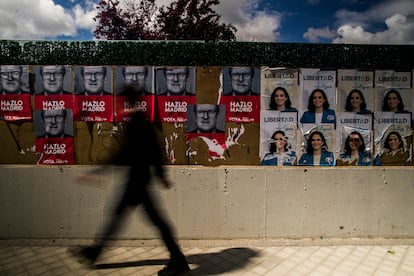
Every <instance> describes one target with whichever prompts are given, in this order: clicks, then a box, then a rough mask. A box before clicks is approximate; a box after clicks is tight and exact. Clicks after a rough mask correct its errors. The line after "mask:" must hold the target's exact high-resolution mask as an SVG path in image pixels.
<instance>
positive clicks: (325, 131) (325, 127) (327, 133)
mask: <svg viewBox="0 0 414 276" xmlns="http://www.w3.org/2000/svg"><path fill="white" fill-rule="evenodd" d="M299 130H300V132H301V135H300V137H299V139H298V140H299V142H300V150H299V153H298V160H299V159H300V158H301V157H302V156H303V155H304V154H306V153H307V144H308V139H309V137H310V135H311V134H312V133H313V132H315V131H318V132H320V133H322V135H323V138H324V139H325V142H326V145H325V146H324V148H325V150H327V151H329V152H332V153H334V149H335V141H336V140H335V128H334V125H332V124H320V125H314V126H313V127H312V128H306V129H304V128H302V127H301V126H300V125H299ZM334 156H335V155H334ZM334 158H335V157H334ZM334 158H333V159H332V160H330V159H331V158H329V160H327V162H328V163H329V165H330V166H333V165H334V163H335V159H334ZM298 165H305V164H299V162H298ZM309 165H312V166H313V164H309Z"/></svg>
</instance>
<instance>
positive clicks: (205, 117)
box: [194, 104, 218, 132]
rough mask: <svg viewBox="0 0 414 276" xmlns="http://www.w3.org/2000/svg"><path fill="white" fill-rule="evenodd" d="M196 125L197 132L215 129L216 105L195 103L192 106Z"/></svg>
mask: <svg viewBox="0 0 414 276" xmlns="http://www.w3.org/2000/svg"><path fill="white" fill-rule="evenodd" d="M194 112H195V118H196V125H197V129H198V131H199V132H214V131H215V130H216V123H217V115H218V106H217V105H214V104H197V105H195V107H194Z"/></svg>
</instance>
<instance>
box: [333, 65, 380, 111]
mask: <svg viewBox="0 0 414 276" xmlns="http://www.w3.org/2000/svg"><path fill="white" fill-rule="evenodd" d="M374 106H375V90H374V72H373V71H361V70H352V69H351V70H349V69H339V70H338V95H337V108H336V110H337V112H356V113H359V114H370V113H372V112H373V110H374Z"/></svg>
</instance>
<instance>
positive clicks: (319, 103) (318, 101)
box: [308, 88, 329, 112]
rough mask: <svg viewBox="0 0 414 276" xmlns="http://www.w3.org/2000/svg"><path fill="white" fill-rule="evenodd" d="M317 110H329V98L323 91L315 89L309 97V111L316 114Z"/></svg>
mask: <svg viewBox="0 0 414 276" xmlns="http://www.w3.org/2000/svg"><path fill="white" fill-rule="evenodd" d="M317 108H323V109H324V110H326V109H328V108H329V102H328V97H326V94H325V92H324V91H323V90H322V89H319V88H317V89H315V90H313V91H312V93H311V94H310V96H309V100H308V110H309V111H311V112H315V110H316V109H317Z"/></svg>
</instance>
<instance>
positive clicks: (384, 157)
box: [374, 112, 413, 166]
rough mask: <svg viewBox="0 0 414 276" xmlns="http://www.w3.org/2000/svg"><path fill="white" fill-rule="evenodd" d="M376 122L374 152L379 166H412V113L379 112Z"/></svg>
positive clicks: (375, 162)
mask: <svg viewBox="0 0 414 276" xmlns="http://www.w3.org/2000/svg"><path fill="white" fill-rule="evenodd" d="M374 116H375V120H374V137H375V138H374V152H375V161H374V164H375V165H377V166H383V165H386V166H406V165H412V154H413V130H412V128H411V127H410V123H411V119H412V114H411V113H394V112H377V113H375V115H374Z"/></svg>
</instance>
